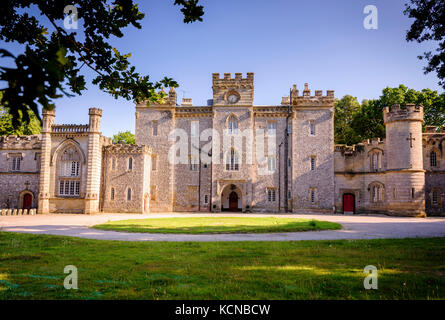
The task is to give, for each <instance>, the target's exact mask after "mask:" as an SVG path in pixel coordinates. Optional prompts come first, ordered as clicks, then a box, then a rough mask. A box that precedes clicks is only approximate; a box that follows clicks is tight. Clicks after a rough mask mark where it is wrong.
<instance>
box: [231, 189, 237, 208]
mask: <svg viewBox="0 0 445 320" xmlns="http://www.w3.org/2000/svg"><path fill="white" fill-rule="evenodd" d="M229 210H230V211H238V195H237V194H236V192H235V191H233V192H232V193H230V195H229Z"/></svg>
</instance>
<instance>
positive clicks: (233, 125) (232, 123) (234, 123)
mask: <svg viewBox="0 0 445 320" xmlns="http://www.w3.org/2000/svg"><path fill="white" fill-rule="evenodd" d="M228 130H229V134H237V133H238V120H237V119H236V117H235V116H230V118H229V123H228Z"/></svg>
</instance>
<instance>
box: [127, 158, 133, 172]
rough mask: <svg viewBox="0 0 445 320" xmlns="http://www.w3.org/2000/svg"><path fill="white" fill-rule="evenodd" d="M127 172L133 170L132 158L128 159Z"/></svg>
mask: <svg viewBox="0 0 445 320" xmlns="http://www.w3.org/2000/svg"><path fill="white" fill-rule="evenodd" d="M128 170H129V171H131V170H133V158H132V157H130V158H128Z"/></svg>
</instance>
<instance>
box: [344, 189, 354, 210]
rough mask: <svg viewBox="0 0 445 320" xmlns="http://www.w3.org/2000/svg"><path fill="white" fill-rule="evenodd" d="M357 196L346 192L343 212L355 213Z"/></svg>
mask: <svg viewBox="0 0 445 320" xmlns="http://www.w3.org/2000/svg"><path fill="white" fill-rule="evenodd" d="M354 206H355V197H354V195H353V194H350V193H346V194H344V195H343V213H350V214H351V213H352V214H353V213H354Z"/></svg>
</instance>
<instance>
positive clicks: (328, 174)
mask: <svg viewBox="0 0 445 320" xmlns="http://www.w3.org/2000/svg"><path fill="white" fill-rule="evenodd" d="M212 80H213V87H212V88H213V99H211V100H209V101H208V104H207V105H206V106H193V103H192V99H182V103H181V105H178V103H177V95H176V92H175V90H174V89H173V88H171V89H170V91H169V92H168V94H167V93H166V94H165V96H166V98H165V99H164V100H163V101H161V102H159V103H156V104H153V103H152V104H151V105H150V106H147V105H146V103H141V104H136V113H135V116H136V130H135V136H136V144H135V145H122V144H113V143H112V141H111V139H110V138H107V137H104V136H102V135H101V132H100V124H101V116H102V110H100V109H97V108H91V109H90V110H89V124H88V125H58V124H54V120H55V111H48V110H46V111H43V114H42V118H43V127H42V133H41V134H40V135H33V136H7V137H1V139H0V208H2V209H1V210H0V213H1V214H20V213H26V212H30V211H31V210H30V209H37V212H38V213H41V214H45V213H85V214H91V213H97V212H134V213H149V212H162V211H202V212H221V211H240V212H246V213H248V212H293V213H337V214H343V213H344V214H358V213H384V214H390V215H409V216H425V215H445V210H444V197H445V193H444V192H445V158H444V151H445V150H443V149H444V144H445V143H444V142H445V130H444V128H442V129H441V132H438V130H436V128H434V127H426V132H425V133H422V123H423V107H422V106H415V105H407V106H406V108H401V107H400V106H397V105H396V106H391V107H386V108H385V109H384V110H383V116H384V123H385V126H386V139H384V140H380V139H372V140H371V141H364V142H362V143H359V144H357V145H354V146H346V145H334V103H335V98H334V92H333V91H327V92H326V95H323V92H322V91H321V90H316V91H315V94H314V95H311V92H310V90H309V88H308V85H307V84H305V86H304V89H303V90H302V93H301V94H300V92H299V90H298V89H297V87H296V86H295V85H294V86H293V89H292V90H291V92H290V94H289V96H287V97H283V98H282V101H281V104H279V105H267V106H254V105H253V98H254V74H253V73H247V75H246V77H243V76H242V74H241V73H236V74H235V76H234V77H232V76H231V74H228V73H225V74H224V76H223V77H220V75H219V74H218V73H214V74H213V79H212Z"/></svg>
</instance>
